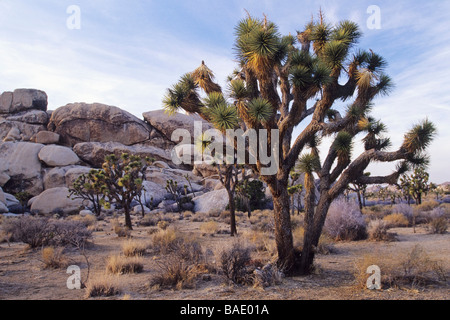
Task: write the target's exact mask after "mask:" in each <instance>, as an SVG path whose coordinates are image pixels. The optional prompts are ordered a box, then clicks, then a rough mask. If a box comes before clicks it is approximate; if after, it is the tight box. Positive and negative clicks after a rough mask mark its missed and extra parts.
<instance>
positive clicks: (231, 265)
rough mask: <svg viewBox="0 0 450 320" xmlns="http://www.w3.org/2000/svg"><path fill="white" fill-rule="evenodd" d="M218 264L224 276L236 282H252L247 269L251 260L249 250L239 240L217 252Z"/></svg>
mask: <svg viewBox="0 0 450 320" xmlns="http://www.w3.org/2000/svg"><path fill="white" fill-rule="evenodd" d="M218 260H219V261H218V262H219V266H220V270H221V271H222V272H223V274H224V275H225V277H226V278H227V279H228V280H229V281H231V282H233V283H236V284H250V283H252V282H253V281H252V274H251V272H249V270H248V266H249V264H250V261H251V250H250V248H249V247H247V246H243V245H242V244H241V243H239V242H234V243H233V244H232V246H231V247H229V248H225V249H223V250H222V251H221V252H220V253H219V259H218Z"/></svg>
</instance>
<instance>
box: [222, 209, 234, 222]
mask: <svg viewBox="0 0 450 320" xmlns="http://www.w3.org/2000/svg"><path fill="white" fill-rule="evenodd" d="M230 214H231V213H230V211H228V210H225V211H222V212H221V213H220V215H219V219H221V220H223V221H226V220H228V219H230Z"/></svg>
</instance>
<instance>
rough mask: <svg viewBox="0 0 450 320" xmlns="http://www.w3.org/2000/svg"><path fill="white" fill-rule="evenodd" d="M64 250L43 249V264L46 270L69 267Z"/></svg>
mask: <svg viewBox="0 0 450 320" xmlns="http://www.w3.org/2000/svg"><path fill="white" fill-rule="evenodd" d="M63 250H64V249H63V248H54V247H46V248H43V249H42V262H43V263H44V268H45V269H60V268H65V267H67V265H68V262H67V259H66V258H65V257H64V255H63Z"/></svg>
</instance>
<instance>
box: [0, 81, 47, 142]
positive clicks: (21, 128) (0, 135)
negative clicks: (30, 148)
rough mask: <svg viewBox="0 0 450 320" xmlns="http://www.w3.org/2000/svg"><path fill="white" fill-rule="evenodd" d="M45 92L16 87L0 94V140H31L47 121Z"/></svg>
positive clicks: (43, 127) (42, 129)
mask: <svg viewBox="0 0 450 320" xmlns="http://www.w3.org/2000/svg"><path fill="white" fill-rule="evenodd" d="M46 111H47V94H46V93H45V92H43V91H40V90H34V89H17V90H15V91H14V92H3V93H2V94H1V95H0V140H2V141H31V140H32V139H34V138H35V136H36V134H37V133H38V132H40V131H44V130H46V126H47V123H48V119H49V117H48V114H47V112H46Z"/></svg>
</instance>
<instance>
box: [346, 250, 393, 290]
mask: <svg viewBox="0 0 450 320" xmlns="http://www.w3.org/2000/svg"><path fill="white" fill-rule="evenodd" d="M373 265H376V266H379V267H380V268H381V271H382V272H381V275H382V284H383V283H385V282H386V280H385V277H386V275H387V274H388V272H389V271H388V268H389V266H388V265H387V264H386V263H385V261H384V260H383V259H381V258H380V257H378V256H377V255H374V254H364V255H363V256H362V257H361V258H358V259H357V260H356V261H355V265H354V272H353V276H354V279H355V287H356V288H358V289H366V288H367V279H368V278H369V276H370V275H369V274H367V268H368V267H370V266H373Z"/></svg>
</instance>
